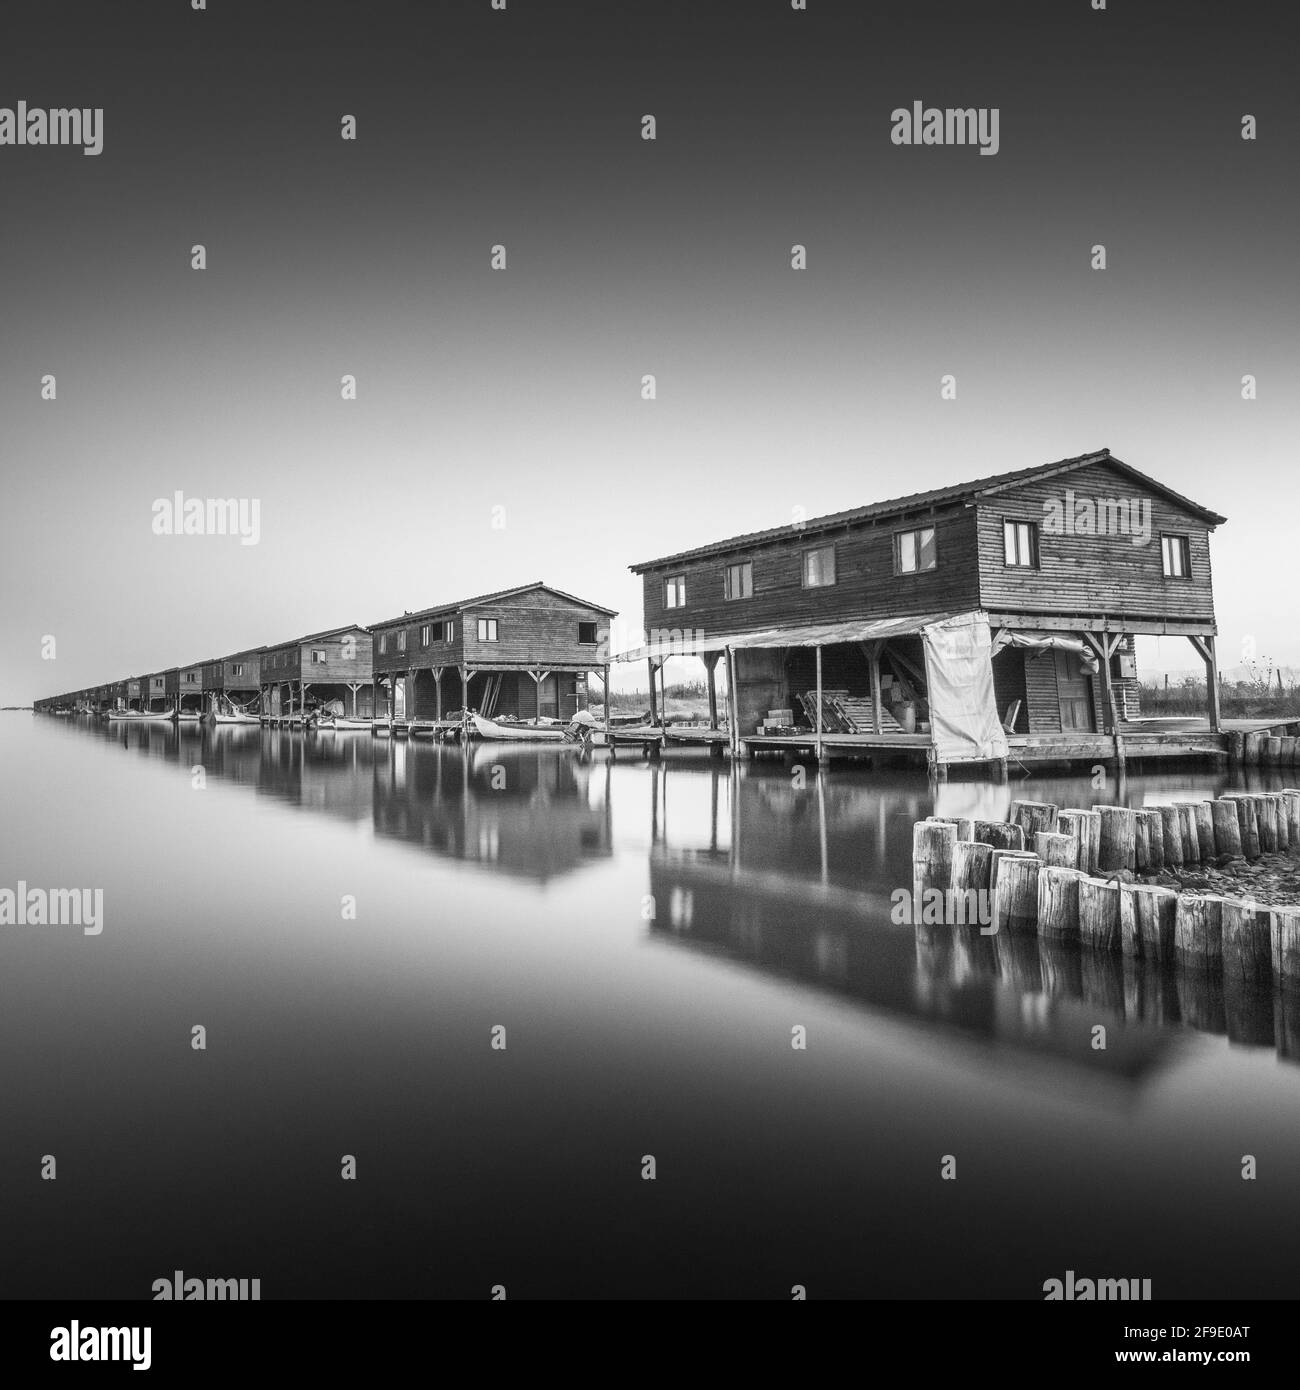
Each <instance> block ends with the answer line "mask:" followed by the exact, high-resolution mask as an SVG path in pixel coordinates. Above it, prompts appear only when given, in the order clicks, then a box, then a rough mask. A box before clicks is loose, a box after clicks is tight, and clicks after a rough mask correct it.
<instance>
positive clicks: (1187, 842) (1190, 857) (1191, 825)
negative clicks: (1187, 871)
mask: <svg viewBox="0 0 1300 1390" xmlns="http://www.w3.org/2000/svg"><path fill="white" fill-rule="evenodd" d="M1175 804H1176V805H1177V807H1178V814H1179V817H1180V818H1181V820H1182V824H1183V863H1184V864H1199V863H1200V862H1201V838H1200V836H1199V835H1198V834H1197V831H1196V808H1195V806H1193V805H1192V803H1191V802H1190V801H1179V802H1177V803H1175Z"/></svg>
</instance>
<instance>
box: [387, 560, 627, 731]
mask: <svg viewBox="0 0 1300 1390" xmlns="http://www.w3.org/2000/svg"><path fill="white" fill-rule="evenodd" d="M614 616H615V614H614V613H613V612H612V611H611V610H610V609H608V608H602V607H601V606H600V605H599V604H595V603H589V602H587V601H586V600H585V599H580V598H575V597H574V596H573V595H572V594H566V593H563V592H561V591H560V590H559V589H553V588H551V587H550V585H548V584H544V583H542V582H541V581H540V580H539V581H538V582H537V583H534V584H524V585H521V586H519V587H518V588H514V589H502V590H499V591H497V592H495V593H491V594H480V595H478V596H477V597H475V598H467V599H458V600H456V601H455V602H453V603H443V604H438V605H436V606H435V607H432V608H424V609H421V610H420V611H418V612H414V613H403V614H402V615H401V616H400V617H397V618H388V619H385V620H384V621H383V622H378V623H372V624H371V629H370V630H371V633H372V634H373V636H374V671H375V684H376V687H377V689H378V695H377V700H376V707H377V709H378V710H380V711H381V712H382V711H384V710H385V709H386V711H387V714H388V716H389V717H390V718H392V719H393V720H395V721H399V722H403V723H405V724H407V725H414V724H421V723H429V724H434V725H436V724H438V723H440V722H442V721H443V720H445V719H447V718H448V717H449V716H451V715H452V714H459V712H461V711H462V710H465V709H472V710H474V711H475V712H476V713H478V714H481V715H483V716H484V717H486V718H500V717H502V716H510V717H511V718H514V719H520V720H532V719H561V720H567V719H571V718H572V717H573V716H574V714H576V713H577V711H578V710H579V709H585V708H586V707H587V677H588V675H589V673H591V672H592V671H599V672H601V673H602V674H604V673H605V672H607V670H608V663H609V624H610V620H611V619H612V618H613V617H614Z"/></svg>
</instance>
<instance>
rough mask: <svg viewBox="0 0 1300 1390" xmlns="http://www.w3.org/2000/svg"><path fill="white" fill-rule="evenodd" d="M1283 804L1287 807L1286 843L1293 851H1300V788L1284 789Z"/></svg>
mask: <svg viewBox="0 0 1300 1390" xmlns="http://www.w3.org/2000/svg"><path fill="white" fill-rule="evenodd" d="M1282 804H1283V806H1285V807H1286V841H1287V844H1288V845H1289V846H1290V847H1291V849H1293V850H1295V849H1300V788H1296V787H1284V788H1283V789H1282Z"/></svg>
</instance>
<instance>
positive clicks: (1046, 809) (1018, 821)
mask: <svg viewBox="0 0 1300 1390" xmlns="http://www.w3.org/2000/svg"><path fill="white" fill-rule="evenodd" d="M1007 821H1008V822H1009V823H1010V824H1011V825H1018V826H1019V827H1020V829H1021V831H1022V832H1023V834H1024V837H1025V843H1026V844H1030V845H1031V844H1033V842H1034V836H1035V835H1036V834H1037V833H1038V831H1040V830H1045V831H1048V832H1049V833H1050V832H1052V831H1055V829H1056V807H1055V805H1053V804H1052V803H1050V802H1046V801H1013V802H1012V803H1011V809H1010V811H1009V812H1008V814H1007Z"/></svg>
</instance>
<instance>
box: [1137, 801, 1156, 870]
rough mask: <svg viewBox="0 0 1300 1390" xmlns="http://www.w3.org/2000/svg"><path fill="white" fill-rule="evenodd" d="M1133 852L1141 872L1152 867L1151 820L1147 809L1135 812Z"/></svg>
mask: <svg viewBox="0 0 1300 1390" xmlns="http://www.w3.org/2000/svg"><path fill="white" fill-rule="evenodd" d="M1162 842H1163V841H1162ZM1133 854H1134V861H1135V863H1136V864H1137V868H1138V872H1139V873H1140V872H1142V870H1144V869H1149V868H1150V867H1151V822H1150V821H1149V820H1148V819H1147V814H1146V812H1145V811H1134V812H1133Z"/></svg>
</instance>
